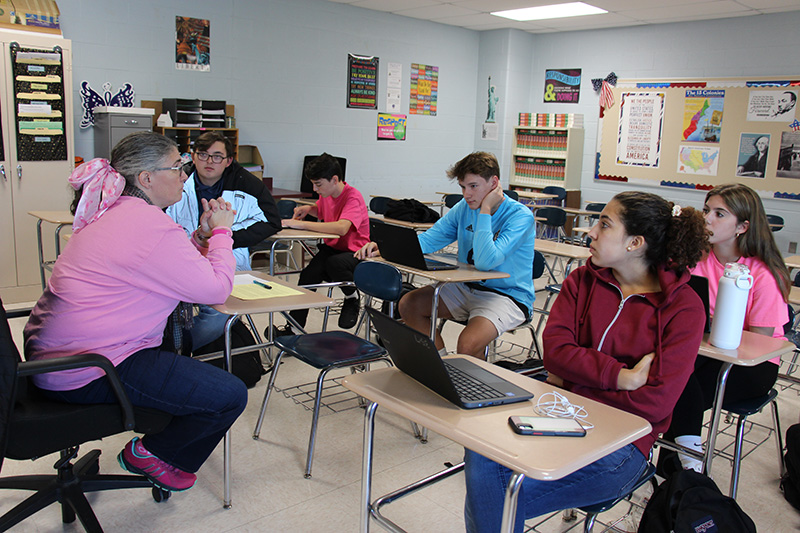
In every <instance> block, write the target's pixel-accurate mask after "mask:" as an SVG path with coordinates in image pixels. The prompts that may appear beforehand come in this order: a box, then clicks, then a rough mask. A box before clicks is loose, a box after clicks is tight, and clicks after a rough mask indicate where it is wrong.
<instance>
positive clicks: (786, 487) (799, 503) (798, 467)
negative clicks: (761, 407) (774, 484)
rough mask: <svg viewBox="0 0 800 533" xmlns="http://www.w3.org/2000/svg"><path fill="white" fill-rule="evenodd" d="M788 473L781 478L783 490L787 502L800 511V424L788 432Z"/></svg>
mask: <svg viewBox="0 0 800 533" xmlns="http://www.w3.org/2000/svg"><path fill="white" fill-rule="evenodd" d="M783 458H784V464H785V465H786V473H785V474H784V475H783V477H781V490H782V491H783V497H784V498H786V501H787V502H789V503H791V504H792V507H794V508H795V509H797V510H799V511H800V424H795V425H793V426H790V427H789V429H787V430H786V455H784V456H783Z"/></svg>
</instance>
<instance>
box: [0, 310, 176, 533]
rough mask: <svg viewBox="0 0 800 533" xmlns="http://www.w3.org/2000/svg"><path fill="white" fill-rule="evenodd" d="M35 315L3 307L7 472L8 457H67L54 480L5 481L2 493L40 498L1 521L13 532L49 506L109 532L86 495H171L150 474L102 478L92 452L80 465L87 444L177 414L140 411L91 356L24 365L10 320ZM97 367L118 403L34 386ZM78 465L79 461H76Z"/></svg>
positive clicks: (0, 429) (0, 358) (101, 360)
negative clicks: (62, 398) (132, 491)
mask: <svg viewBox="0 0 800 533" xmlns="http://www.w3.org/2000/svg"><path fill="white" fill-rule="evenodd" d="M27 314H28V311H27V310H26V311H24V312H15V311H11V312H9V313H8V315H7V314H6V311H5V309H4V308H3V306H2V301H0V451H2V454H0V467H2V461H3V460H4V459H13V460H17V461H23V460H26V461H27V460H32V459H36V458H39V457H43V456H45V455H49V454H52V453H56V452H60V457H59V459H58V461H56V463H55V465H54V467H55V469H56V472H55V473H54V474H53V475H33V474H31V475H20V476H12V477H4V478H0V489H13V490H30V491H34V494H33V495H31V496H30V497H28V498H27V499H25V500H24V501H22V502H21V503H19V504H18V505H17V506H16V507H14V508H13V509H11V510H10V511H8V512H7V513H5V514H4V515H3V516H2V517H0V531H6V530H7V529H9V528H11V527H13V526H14V525H16V524H18V523H20V522H21V521H23V520H25V519H26V518H28V517H30V516H32V515H33V514H35V513H37V512H38V511H40V510H42V509H44V508H45V507H48V506H49V505H51V504H53V503H56V502H59V503H60V504H61V518H62V521H63V522H64V523H71V522H74V521H75V518H76V517H77V518H78V519H79V520H80V521H81V524H82V525H83V527H84V529H85V530H86V531H89V532H102V531H103V528H102V526H101V525H100V522H99V521H98V519H97V516H95V514H94V511H93V510H92V508H91V506H90V505H89V502H88V501H87V499H86V496H85V493H87V492H97V491H101V490H115V489H128V488H148V489H151V490H152V492H153V497H154V498H155V499H156V501H163V500H166V499H167V498H168V497H169V492H168V491H163V490H161V489H159V488H156V487H154V486H153V484H152V483H150V481H148V480H147V478H145V477H144V476H132V475H122V474H100V473H99V471H100V464H99V457H100V450H92V451H90V452H89V453H86V454H84V455H83V457H82V458H81V459H79V460H77V461H75V459H76V458H77V455H78V448H79V446H80V445H81V444H83V443H85V442H89V441H93V440H98V439H101V438H103V437H108V436H111V435H116V434H117V433H122V432H125V431H130V430H135V431H137V432H142V433H157V432H159V431H161V430H163V429H164V428H165V427H166V426H167V424H169V422H170V420H171V419H172V416H171V415H169V414H167V413H164V412H161V411H156V410H153V409H142V408H136V407H133V406H132V405H131V403H130V400H129V399H128V397H127V395H126V394H125V390H124V389H123V387H122V384H121V383H120V381H119V378H118V377H117V372H116V370H115V369H114V366H113V365H112V364H111V361H109V360H108V359H106V358H105V357H102V356H100V355H94V354H87V355H78V356H72V357H62V358H58V359H47V360H38V361H25V362H23V361H21V359H20V356H19V352H18V351H17V348H16V346H15V345H14V342H13V340H12V337H11V329H10V328H9V325H8V318H19V317H22V316H26V315H27ZM87 366H95V367H99V368H101V369H102V370H103V371H104V372H105V373H106V375H107V379H109V381H110V383H111V386H112V388H113V390H114V392H115V393H116V395H117V399H118V400H119V404H100V405H78V404H69V403H61V402H55V401H52V400H49V399H47V398H45V397H44V396H43V395H42V394H41V393H40V392H39V390H38V389H37V388H36V387H35V386H34V385H33V383H32V382H30V376H33V375H35V374H43V373H48V372H54V371H59V370H68V369H76V368H84V367H87ZM73 461H74V462H73Z"/></svg>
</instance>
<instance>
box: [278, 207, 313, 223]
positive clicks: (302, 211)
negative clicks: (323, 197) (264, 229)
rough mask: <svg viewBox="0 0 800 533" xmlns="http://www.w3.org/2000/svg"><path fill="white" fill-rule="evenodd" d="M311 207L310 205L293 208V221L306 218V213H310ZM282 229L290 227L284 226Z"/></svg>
mask: <svg viewBox="0 0 800 533" xmlns="http://www.w3.org/2000/svg"><path fill="white" fill-rule="evenodd" d="M312 207H313V206H310V205H298V206H297V207H295V208H294V212H293V213H292V218H293V219H294V220H302V219H304V218H306V215H308V212H309V211H311V208H312ZM284 227H287V228H291V227H292V226H286V225H284Z"/></svg>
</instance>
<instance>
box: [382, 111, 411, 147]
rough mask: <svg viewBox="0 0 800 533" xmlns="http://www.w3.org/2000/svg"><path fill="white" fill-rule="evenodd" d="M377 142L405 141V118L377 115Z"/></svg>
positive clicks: (388, 114) (401, 116)
mask: <svg viewBox="0 0 800 533" xmlns="http://www.w3.org/2000/svg"><path fill="white" fill-rule="evenodd" d="M378 140H379V141H405V140H406V116H405V115H393V114H391V113H378Z"/></svg>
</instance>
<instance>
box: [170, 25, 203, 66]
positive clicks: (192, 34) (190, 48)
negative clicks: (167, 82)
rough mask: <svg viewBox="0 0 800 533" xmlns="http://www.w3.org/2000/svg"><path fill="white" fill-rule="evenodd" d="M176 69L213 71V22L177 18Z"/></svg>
mask: <svg viewBox="0 0 800 533" xmlns="http://www.w3.org/2000/svg"><path fill="white" fill-rule="evenodd" d="M175 68H176V69H178V70H198V71H200V72H210V71H211V22H210V21H208V20H207V19H195V18H191V17H179V16H176V17H175Z"/></svg>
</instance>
